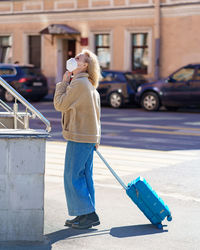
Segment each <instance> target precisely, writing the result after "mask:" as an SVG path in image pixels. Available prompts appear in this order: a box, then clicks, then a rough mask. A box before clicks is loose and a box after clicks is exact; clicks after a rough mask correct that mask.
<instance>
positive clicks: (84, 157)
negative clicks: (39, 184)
mask: <svg viewBox="0 0 200 250" xmlns="http://www.w3.org/2000/svg"><path fill="white" fill-rule="evenodd" d="M67 68H68V70H70V71H72V72H70V71H67V72H66V73H65V74H64V76H63V80H62V82H60V83H57V84H56V91H55V95H54V106H55V109H56V110H58V111H61V112H62V129H63V137H64V138H65V139H66V140H67V141H68V143H67V149H66V155H65V170H64V186H65V194H66V200H67V206H68V213H69V215H71V216H75V218H74V219H72V220H66V222H65V226H69V227H73V228H77V229H86V228H90V227H92V226H96V225H99V224H100V222H99V217H98V215H97V214H96V212H95V197H94V184H93V177H92V175H93V152H94V149H95V147H96V148H97V147H98V145H99V143H100V97H99V94H98V92H97V90H96V88H97V87H98V82H99V77H100V67H99V63H98V60H97V57H96V56H95V54H93V53H92V52H91V51H89V50H84V51H82V53H80V54H79V55H77V56H76V57H75V59H74V58H73V59H70V60H68V61H67ZM72 73H73V78H72V80H71V82H70V79H71V77H72Z"/></svg>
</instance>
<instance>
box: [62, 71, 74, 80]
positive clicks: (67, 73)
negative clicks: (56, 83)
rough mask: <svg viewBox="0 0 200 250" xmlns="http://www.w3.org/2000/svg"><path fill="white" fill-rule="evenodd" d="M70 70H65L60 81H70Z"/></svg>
mask: <svg viewBox="0 0 200 250" xmlns="http://www.w3.org/2000/svg"><path fill="white" fill-rule="evenodd" d="M71 75H72V72H69V71H66V72H65V73H64V75H63V80H62V82H66V83H69V82H70V78H71Z"/></svg>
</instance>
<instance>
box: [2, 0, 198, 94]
mask: <svg viewBox="0 0 200 250" xmlns="http://www.w3.org/2000/svg"><path fill="white" fill-rule="evenodd" d="M199 24H200V1H197V0H188V1H186V0H34V1H32V0H13V1H0V62H5V63H7V62H11V63H14V62H19V63H22V64H29V63H30V64H35V65H36V66H38V67H40V68H41V69H42V71H43V72H44V74H45V75H46V76H47V78H48V82H49V86H50V90H53V88H54V85H55V82H57V81H59V80H61V79H62V75H63V72H64V70H65V63H66V60H67V59H68V58H70V57H72V56H74V55H75V54H77V53H79V52H80V51H81V50H82V49H84V48H89V49H90V50H92V51H93V52H95V53H96V54H97V55H98V57H99V61H100V64H101V66H102V68H105V69H114V70H128V71H133V72H135V73H139V74H144V76H145V77H146V78H148V79H154V78H158V77H165V76H167V75H168V74H169V73H171V72H173V71H174V70H176V69H177V68H178V67H181V66H183V65H185V64H189V63H195V62H200V46H199V44H200V33H199Z"/></svg>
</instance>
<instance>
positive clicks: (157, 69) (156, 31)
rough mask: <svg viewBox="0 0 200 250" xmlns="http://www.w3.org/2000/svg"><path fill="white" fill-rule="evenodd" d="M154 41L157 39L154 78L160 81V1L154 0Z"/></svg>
mask: <svg viewBox="0 0 200 250" xmlns="http://www.w3.org/2000/svg"><path fill="white" fill-rule="evenodd" d="M154 3H155V15H154V34H155V36H154V39H155V59H154V60H155V61H154V67H155V68H154V78H155V80H158V79H159V77H160V0H154Z"/></svg>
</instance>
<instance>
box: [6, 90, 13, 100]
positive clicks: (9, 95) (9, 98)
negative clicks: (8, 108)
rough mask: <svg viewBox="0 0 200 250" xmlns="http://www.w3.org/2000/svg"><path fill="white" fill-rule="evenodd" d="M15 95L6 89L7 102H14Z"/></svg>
mask: <svg viewBox="0 0 200 250" xmlns="http://www.w3.org/2000/svg"><path fill="white" fill-rule="evenodd" d="M14 99H15V98H14V96H12V95H11V94H10V92H8V91H7V90H5V92H4V100H5V101H6V102H13V101H14Z"/></svg>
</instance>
